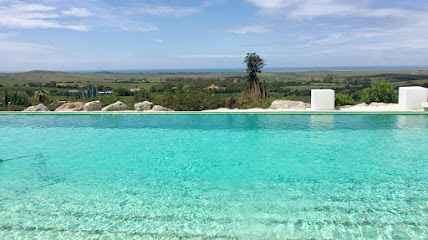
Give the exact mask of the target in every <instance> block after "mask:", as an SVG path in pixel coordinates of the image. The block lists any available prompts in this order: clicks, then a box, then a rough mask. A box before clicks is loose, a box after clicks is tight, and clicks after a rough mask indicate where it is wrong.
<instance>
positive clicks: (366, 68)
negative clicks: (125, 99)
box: [66, 66, 428, 73]
mask: <svg viewBox="0 0 428 240" xmlns="http://www.w3.org/2000/svg"><path fill="white" fill-rule="evenodd" d="M422 69H424V70H425V69H428V66H360V67H358V66H357V67H282V68H281V67H271V68H269V67H267V68H263V72H299V71H374V70H422ZM103 71H104V72H112V73H220V72H245V68H183V69H127V70H123V69H122V70H114V69H113V70H83V71H66V72H103Z"/></svg>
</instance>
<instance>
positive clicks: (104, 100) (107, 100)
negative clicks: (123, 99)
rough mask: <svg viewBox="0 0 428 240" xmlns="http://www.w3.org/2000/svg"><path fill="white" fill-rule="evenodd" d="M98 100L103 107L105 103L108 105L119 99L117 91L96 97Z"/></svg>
mask: <svg viewBox="0 0 428 240" xmlns="http://www.w3.org/2000/svg"><path fill="white" fill-rule="evenodd" d="M98 100H99V101H100V103H101V106H102V107H105V106H107V105H110V104H112V103H115V102H117V101H119V98H118V97H117V93H113V95H110V96H101V97H98Z"/></svg>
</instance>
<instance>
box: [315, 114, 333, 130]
mask: <svg viewBox="0 0 428 240" xmlns="http://www.w3.org/2000/svg"><path fill="white" fill-rule="evenodd" d="M311 128H312V129H319V130H324V129H332V128H334V115H311Z"/></svg>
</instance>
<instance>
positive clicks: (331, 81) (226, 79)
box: [0, 70, 428, 106]
mask: <svg viewBox="0 0 428 240" xmlns="http://www.w3.org/2000/svg"><path fill="white" fill-rule="evenodd" d="M245 76H246V73H244V72H239V73H236V72H233V73H133V74H130V73H126V74H125V73H111V72H96V73H78V72H76V73H70V72H52V71H31V72H24V73H0V97H2V96H3V95H4V92H5V91H8V92H16V91H19V92H26V93H27V95H28V96H30V97H31V96H32V95H34V92H35V91H37V90H39V89H40V87H42V88H43V89H44V90H46V91H49V93H50V95H51V101H63V100H65V101H84V100H85V99H84V95H83V96H79V94H74V95H73V94H70V93H69V91H70V90H74V91H80V92H83V91H84V90H85V89H86V88H87V87H88V86H93V87H94V88H96V89H97V90H98V92H100V91H114V92H116V93H118V95H119V96H117V97H118V100H121V101H123V102H125V103H126V104H128V105H130V106H132V105H133V100H134V97H133V96H132V95H133V93H132V92H130V89H131V88H140V89H146V90H147V91H148V92H150V99H149V100H151V101H153V102H155V103H159V104H160V103H164V102H165V97H164V95H165V93H166V92H168V93H171V94H173V96H176V95H177V94H178V93H188V92H191V93H192V94H198V93H200V94H206V92H208V90H206V89H205V88H206V87H208V86H210V85H211V84H215V85H216V86H219V87H224V88H225V90H221V91H210V93H212V95H215V99H217V100H219V99H220V100H221V99H222V100H223V101H224V100H225V99H226V98H228V97H233V98H234V99H236V100H237V101H238V102H239V101H243V100H244V99H245V96H244V94H243V91H244V90H245V88H246V79H245ZM259 76H260V81H261V82H265V83H266V87H267V90H268V99H267V102H268V103H267V104H269V102H271V101H273V100H274V99H284V98H285V99H292V100H301V101H305V102H309V101H310V89H314V88H331V89H334V90H336V92H337V93H346V94H349V95H351V96H352V97H353V98H354V99H355V100H356V101H357V102H358V101H360V99H359V98H360V96H361V92H362V90H363V89H364V88H366V87H369V86H370V84H371V83H373V82H376V81H381V80H386V81H388V82H390V83H391V84H392V85H393V87H394V88H396V89H398V87H401V86H412V85H413V86H414V85H418V86H424V87H428V70H402V71H400V70H394V71H392V70H388V71H305V72H264V73H261V74H260V75H259ZM80 95H82V94H80ZM192 96H193V95H189V96H184V97H187V98H191V97H192ZM207 96H208V95H207ZM0 102H1V101H0ZM164 104H165V103H164ZM183 104H184V103H183Z"/></svg>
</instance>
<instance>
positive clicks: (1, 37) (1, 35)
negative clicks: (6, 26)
mask: <svg viewBox="0 0 428 240" xmlns="http://www.w3.org/2000/svg"><path fill="white" fill-rule="evenodd" d="M15 36H16V34H15V33H0V40H1V39H7V38H12V37H15Z"/></svg>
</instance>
